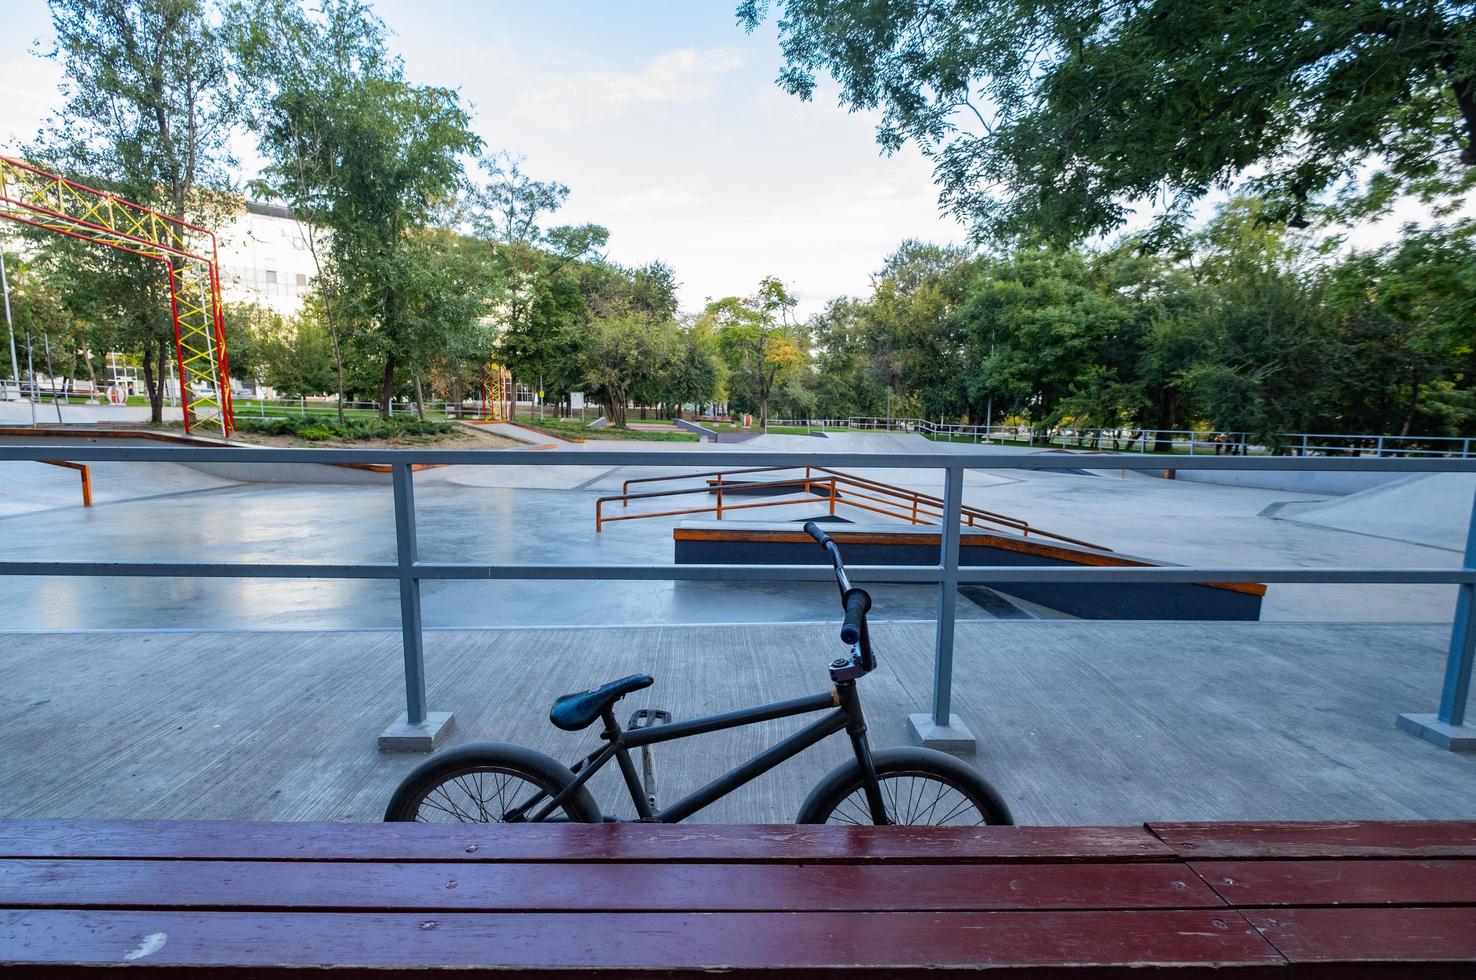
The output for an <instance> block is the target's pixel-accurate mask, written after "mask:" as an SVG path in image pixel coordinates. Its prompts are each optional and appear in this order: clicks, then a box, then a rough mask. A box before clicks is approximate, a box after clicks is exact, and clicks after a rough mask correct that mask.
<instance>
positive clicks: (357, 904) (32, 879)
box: [0, 859, 1225, 912]
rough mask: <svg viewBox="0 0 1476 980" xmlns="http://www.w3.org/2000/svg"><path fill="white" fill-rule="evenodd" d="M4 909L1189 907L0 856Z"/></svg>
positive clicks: (1074, 884) (1139, 876) (1042, 873)
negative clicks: (6, 857) (1, 858)
mask: <svg viewBox="0 0 1476 980" xmlns="http://www.w3.org/2000/svg"><path fill="white" fill-rule="evenodd" d="M0 906H13V907H37V908H140V909H141V908H220V909H232V908H240V909H272V908H277V909H318V910H334V909H336V910H352V909H372V910H414V911H421V910H427V911H429V910H440V909H464V910H482V911H525V912H531V911H569V910H579V911H591V912H593V911H634V912H644V911H658V912H660V911H665V912H698V911H735V910H736V911H815V910H821V911H825V910H829V911H865V912H876V911H891V910H897V911H930V910H938V911H953V910H996V909H998V910H1009V909H1031V910H1040V909H1192V908H1221V909H1222V908H1224V907H1225V903H1224V902H1223V901H1222V900H1221V899H1220V898H1218V897H1217V896H1216V895H1215V893H1214V892H1213V891H1211V890H1210V889H1209V888H1207V887H1206V886H1205V885H1204V883H1203V882H1201V881H1200V880H1199V879H1198V878H1197V877H1196V876H1195V875H1194V874H1192V873H1191V872H1190V871H1189V869H1187V868H1186V867H1184V866H1183V865H1180V864H1127V865H1124V864H1031V865H987V864H979V865H959V866H939V865H901V864H861V865H837V864H831V865H818V866H812V867H804V866H800V865H780V864H666V863H660V864H511V863H488V862H483V863H481V864H459V865H448V864H444V863H434V864H432V863H420V864H391V863H384V864H378V863H369V862H354V863H345V862H317V861H294V862H292V863H290V864H289V863H286V862H267V861H117V860H107V859H104V860H85V861H79V860H71V861H52V860H9V861H0Z"/></svg>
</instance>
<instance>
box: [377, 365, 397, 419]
mask: <svg viewBox="0 0 1476 980" xmlns="http://www.w3.org/2000/svg"><path fill="white" fill-rule="evenodd" d="M394 397H395V355H393V354H386V355H385V356H384V381H383V382H382V383H381V384H380V386H379V417H380V418H381V419H384V420H386V421H388V420H389V417H390V400H391V399H393V398H394Z"/></svg>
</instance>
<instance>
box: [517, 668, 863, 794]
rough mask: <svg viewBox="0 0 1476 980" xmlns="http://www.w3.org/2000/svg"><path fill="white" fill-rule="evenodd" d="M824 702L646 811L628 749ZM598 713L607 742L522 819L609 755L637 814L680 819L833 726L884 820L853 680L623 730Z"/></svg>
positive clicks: (583, 779) (585, 777)
mask: <svg viewBox="0 0 1476 980" xmlns="http://www.w3.org/2000/svg"><path fill="white" fill-rule="evenodd" d="M827 709H832V710H830V711H829V713H828V714H826V715H825V716H824V717H823V718H820V719H819V720H817V721H815V722H813V723H811V724H809V725H806V726H805V727H804V728H802V729H800V730H799V731H797V732H795V733H794V734H793V735H790V736H789V737H787V738H784V739H781V740H780V741H778V742H776V743H774V744H773V745H771V746H770V747H769V748H767V749H765V750H764V751H762V752H760V753H759V754H758V755H756V756H754V757H753V758H751V759H749V760H748V761H747V762H744V763H742V764H741V765H738V766H735V767H734V768H733V769H730V770H729V771H728V772H725V773H723V774H722V775H721V776H719V777H718V778H716V779H714V780H713V781H712V782H710V783H708V784H707V785H706V786H703V787H702V788H701V789H699V790H697V791H695V792H693V793H691V794H689V795H688V796H685V797H683V798H682V799H680V800H678V801H676V802H675V803H673V804H671V805H670V806H667V807H663V808H661V809H660V810H655V811H653V810H652V809H651V805H650V803H649V802H647V800H646V795H645V791H644V788H643V787H642V785H641V779H640V776H639V775H638V774H637V772H636V766H635V762H634V760H632V759H631V755H630V750H631V749H638V748H641V747H642V746H646V745H655V744H657V743H659V742H671V741H675V740H677V739H681V738H687V737H689V736H692V735H702V734H705V733H707V732H717V731H723V730H724V729H728V728H741V727H743V726H745V725H753V724H757V723H758V722H761V721H771V720H773V719H775V718H788V717H791V716H793V715H803V714H811V713H814V712H817V711H826V710H827ZM602 717H603V719H604V723H605V730H604V731H603V732H602V733H601V734H600V737H601V738H602V739H604V740H605V741H606V742H607V743H608V744H606V745H605V746H603V747H602V748H599V749H597V750H595V751H594V752H591V753H590V754H589V755H587V756H586V757H585V758H584V760H583V761H581V762H580V763H578V764H577V765H575V766H574V767H573V771H574V772H575V779H574V782H573V783H571V784H570V785H569V786H568V787H566V788H565V789H564V790H563V791H562V792H560V793H559V794H558V795H557V796H554V797H552V798H550V799H549V800H548V802H547V804H545V805H544V806H543V807H541V808H540V809H539V810H538V812H537V813H535V814H533V816H532V817H531V818H529V819H530V820H533V821H542V820H546V819H548V817H549V815H550V814H552V813H553V812H554V811H555V810H557V809H558V808H559V806H561V805H562V804H563V802H564V801H565V800H566V799H568V798H569V796H570V795H572V794H573V793H575V792H576V791H578V789H579V787H581V786H583V785H584V784H585V783H587V782H588V781H589V780H590V778H591V777H593V776H594V774H595V773H597V772H599V771H600V770H601V769H602V768H604V766H605V764H606V763H608V762H609V761H610V760H611V759H614V760H615V761H616V762H617V764H618V765H619V766H620V772H621V775H622V776H623V777H624V779H625V786H626V789H627V790H629V792H630V798H631V802H633V803H634V804H635V808H636V813H637V814H638V818H639V820H641V821H642V822H651V823H679V822H680V821H682V820H685V819H686V818H687V817H690V816H691V815H692V814H694V813H696V812H697V811H699V810H701V809H703V808H704V807H707V806H709V805H711V804H712V803H714V802H716V801H717V800H719V799H722V798H723V797H724V796H727V795H728V794H729V793H731V792H733V791H734V790H735V789H738V788H739V787H740V786H743V785H744V784H746V783H748V782H750V781H752V780H754V779H756V778H758V777H759V776H761V775H763V774H764V773H766V772H768V771H769V770H770V769H773V768H774V767H775V766H778V765H780V764H781V763H783V762H785V761H787V760H789V759H791V758H793V757H794V756H796V755H798V754H799V753H801V752H803V751H804V750H805V749H807V748H809V747H810V746H812V745H814V744H816V743H817V742H820V741H822V740H823V739H826V738H829V737H830V736H831V735H834V734H835V733H837V732H840V731H845V732H847V733H849V734H850V736H851V747H852V749H853V750H854V751H855V753H856V761H857V762H858V763H859V764H860V766H861V773H862V780H863V785H864V787H865V790H866V798H867V803H868V805H869V807H870V810H871V816H872V819H873V820H875V821H876V822H878V823H888V822H889V820H888V819H887V815H886V807H885V805H884V804H883V802H882V796H881V788H880V786H879V785H878V783H877V778H876V768H875V766H874V765H873V764H872V759H871V746H870V744H869V742H868V741H867V738H866V721H865V719H864V717H863V716H862V713H861V700H860V696H859V695H858V694H857V692H856V683H855V681H854V680H842V681H838V682H837V683H836V685H835V688H834V689H833V690H832V691H829V692H827V693H823V694H812V695H810V696H809V697H803V698H793V699H791V700H788V701H775V702H773V703H771V704H761V705H756V706H754V707H751V708H739V709H737V710H736V711H726V712H723V713H721V714H715V715H707V716H705V717H701V718H692V719H689V720H687V721H676V722H669V723H667V724H664V725H656V726H653V727H650V728H641V729H637V730H635V731H626V730H623V729H622V728H621V727H620V725H619V723H618V722H616V720H615V710H614V707H613V706H612V707H609V708H606V709H605V711H604V714H603V715H602ZM541 799H543V797H542V794H540V795H538V796H535V797H534V798H533V799H531V800H529V801H528V802H527V803H525V804H523V805H522V806H521V807H519V808H518V811H516V812H514V813H510V814H509V816H514V817H516V816H521V815H522V814H525V813H526V812H527V811H528V810H529V809H531V808H532V807H533V806H536V805H537V804H538V803H539V801H540V800H541Z"/></svg>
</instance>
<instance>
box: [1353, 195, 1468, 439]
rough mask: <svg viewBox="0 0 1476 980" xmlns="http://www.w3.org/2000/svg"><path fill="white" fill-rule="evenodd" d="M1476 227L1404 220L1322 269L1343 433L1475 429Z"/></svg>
mask: <svg viewBox="0 0 1476 980" xmlns="http://www.w3.org/2000/svg"><path fill="white" fill-rule="evenodd" d="M1473 235H1476V227H1473V226H1472V225H1471V223H1469V222H1462V223H1457V224H1454V225H1450V226H1445V225H1435V226H1433V227H1430V228H1424V229H1417V228H1406V229H1405V234H1404V237H1403V238H1402V239H1401V240H1400V241H1398V242H1396V243H1394V244H1391V245H1389V246H1387V247H1385V248H1382V249H1378V250H1374V251H1367V252H1357V251H1355V252H1353V253H1351V254H1349V255H1348V256H1347V257H1346V258H1345V259H1344V260H1342V261H1340V262H1338V263H1336V264H1335V265H1333V266H1331V267H1330V268H1328V269H1327V270H1325V272H1324V276H1325V281H1326V284H1327V291H1328V304H1329V306H1330V310H1329V315H1330V316H1331V317H1333V318H1335V319H1336V320H1337V321H1338V323H1339V326H1340V328H1341V329H1340V330H1339V331H1338V339H1339V341H1340V343H1339V345H1338V349H1337V350H1336V351H1335V352H1334V354H1333V358H1334V360H1333V362H1332V363H1330V364H1328V373H1330V374H1333V375H1335V376H1337V377H1339V378H1340V379H1342V382H1343V383H1342V384H1341V385H1340V386H1339V387H1338V390H1337V392H1336V394H1337V396H1338V397H1336V399H1335V400H1334V402H1333V403H1332V404H1330V405H1329V406H1328V411H1329V414H1332V415H1333V416H1334V417H1335V419H1336V424H1337V425H1338V427H1339V428H1338V431H1342V432H1384V433H1395V434H1398V435H1409V434H1411V433H1412V432H1428V433H1432V434H1436V435H1455V434H1458V433H1462V432H1469V431H1470V427H1471V423H1472V421H1473V420H1476V411H1473V409H1476V404H1473V402H1472V397H1471V394H1472V393H1471V390H1470V386H1471V383H1472V380H1473V378H1476V359H1473V347H1476V343H1473V342H1476V329H1473V327H1472V317H1473V315H1476V245H1473V244H1472V239H1473Z"/></svg>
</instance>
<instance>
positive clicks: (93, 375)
mask: <svg viewBox="0 0 1476 980" xmlns="http://www.w3.org/2000/svg"><path fill="white" fill-rule="evenodd" d="M82 363H83V364H85V365H86V366H87V381H88V383H89V384H90V385H91V386H92V394H91V395H90V396H89V397H88V401H90V402H95V401H97V372H96V371H94V370H93V369H92V345H91V344H89V343H88V342H87V339H86V338H85V337H84V338H83V339H82Z"/></svg>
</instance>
